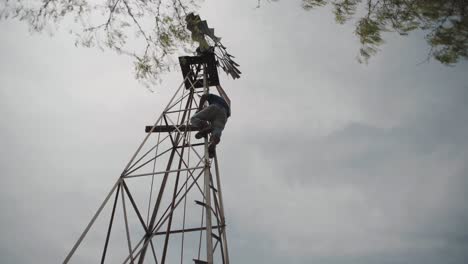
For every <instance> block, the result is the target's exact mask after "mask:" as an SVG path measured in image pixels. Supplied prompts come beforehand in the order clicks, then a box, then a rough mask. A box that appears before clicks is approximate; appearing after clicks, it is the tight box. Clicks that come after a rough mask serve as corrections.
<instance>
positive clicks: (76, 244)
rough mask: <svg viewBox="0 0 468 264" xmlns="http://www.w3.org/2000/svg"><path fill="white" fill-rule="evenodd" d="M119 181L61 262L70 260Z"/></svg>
mask: <svg viewBox="0 0 468 264" xmlns="http://www.w3.org/2000/svg"><path fill="white" fill-rule="evenodd" d="M119 182H120V178H119V179H118V180H117V182H116V183H115V184H114V186H113V187H112V189H111V190H110V192H109V194H108V195H107V196H106V198H105V199H104V202H102V204H101V206H100V207H99V209H98V210H97V212H96V213H95V214H94V216H93V218H91V221H90V222H89V224H88V225H87V226H86V228H85V230H84V231H83V233H82V234H81V236H80V238H78V241H76V243H75V245H74V246H73V248H72V250H71V251H70V253H68V255H67V257H66V258H65V260H64V261H63V264H66V263H68V261H70V258H71V257H72V256H73V254H74V253H75V251H76V249H77V248H78V246H79V245H80V244H81V241H83V239H84V238H85V236H86V234H88V231H89V229H91V226H93V224H94V221H96V219H97V217H98V216H99V214H100V213H101V211H102V209H103V208H104V206H105V205H106V204H107V201H108V200H109V198H110V197H111V195H112V193H113V192H114V191H115V189H116V188H117V186H118V185H119Z"/></svg>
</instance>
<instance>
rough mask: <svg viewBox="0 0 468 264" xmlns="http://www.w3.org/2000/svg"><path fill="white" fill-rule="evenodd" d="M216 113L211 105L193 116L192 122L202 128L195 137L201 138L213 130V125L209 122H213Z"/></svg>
mask: <svg viewBox="0 0 468 264" xmlns="http://www.w3.org/2000/svg"><path fill="white" fill-rule="evenodd" d="M214 115H215V113H214V109H213V107H211V105H210V106H208V107H205V108H204V109H202V110H201V111H200V112H198V113H196V114H195V115H193V116H192V118H191V119H190V123H191V124H192V125H193V126H195V127H197V128H199V129H200V131H199V132H198V133H196V134H195V138H197V139H200V138H202V137H205V136H206V135H208V134H209V133H210V132H211V130H212V127H211V125H209V124H208V121H209V122H212V120H213V119H214Z"/></svg>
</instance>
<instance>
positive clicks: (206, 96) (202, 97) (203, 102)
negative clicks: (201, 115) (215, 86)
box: [198, 94, 208, 111]
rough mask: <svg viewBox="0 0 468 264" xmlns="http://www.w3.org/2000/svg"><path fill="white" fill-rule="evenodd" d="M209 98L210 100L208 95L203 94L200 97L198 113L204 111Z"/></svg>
mask: <svg viewBox="0 0 468 264" xmlns="http://www.w3.org/2000/svg"><path fill="white" fill-rule="evenodd" d="M207 98H208V94H203V95H202V96H201V97H200V103H199V104H198V111H201V110H202V109H203V105H205V102H206V99H207Z"/></svg>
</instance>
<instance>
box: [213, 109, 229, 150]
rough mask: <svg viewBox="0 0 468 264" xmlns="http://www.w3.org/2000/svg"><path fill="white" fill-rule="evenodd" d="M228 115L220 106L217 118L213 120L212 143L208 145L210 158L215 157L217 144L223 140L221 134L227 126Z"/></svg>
mask: <svg viewBox="0 0 468 264" xmlns="http://www.w3.org/2000/svg"><path fill="white" fill-rule="evenodd" d="M226 122H227V116H226V112H225V111H224V110H223V109H221V108H218V112H217V114H216V117H215V119H214V120H213V122H212V127H213V131H212V132H211V138H210V145H209V146H208V154H209V156H210V158H213V157H214V154H215V150H216V145H218V144H219V142H220V141H221V134H222V132H223V130H224V127H225V126H226Z"/></svg>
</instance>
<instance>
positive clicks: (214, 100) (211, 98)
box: [206, 94, 231, 117]
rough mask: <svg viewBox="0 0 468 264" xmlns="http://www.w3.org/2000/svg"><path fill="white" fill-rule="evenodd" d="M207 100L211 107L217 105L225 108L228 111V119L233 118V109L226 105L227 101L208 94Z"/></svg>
mask: <svg viewBox="0 0 468 264" xmlns="http://www.w3.org/2000/svg"><path fill="white" fill-rule="evenodd" d="M206 100H207V101H208V103H209V104H210V105H211V104H217V105H219V106H221V107H223V108H224V109H226V115H227V117H230V116H231V109H230V108H229V105H228V104H227V103H226V101H225V100H224V99H223V98H222V97H221V96H217V95H215V94H208V95H207V97H206Z"/></svg>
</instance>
